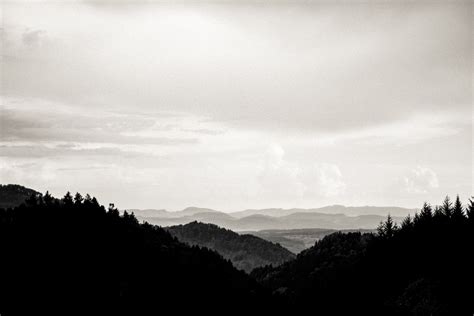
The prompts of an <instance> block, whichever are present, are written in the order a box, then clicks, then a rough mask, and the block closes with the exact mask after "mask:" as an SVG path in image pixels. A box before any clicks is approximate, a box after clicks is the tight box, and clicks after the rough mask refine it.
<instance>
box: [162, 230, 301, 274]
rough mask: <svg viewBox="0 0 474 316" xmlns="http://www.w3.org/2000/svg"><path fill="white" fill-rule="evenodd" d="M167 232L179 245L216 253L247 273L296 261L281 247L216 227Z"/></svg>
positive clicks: (291, 254)
mask: <svg viewBox="0 0 474 316" xmlns="http://www.w3.org/2000/svg"><path fill="white" fill-rule="evenodd" d="M165 229H166V230H167V231H168V232H169V233H170V234H171V235H173V236H175V237H176V238H178V240H179V241H182V242H184V243H187V244H190V245H197V246H200V247H206V248H209V249H212V250H215V251H216V252H218V253H219V254H221V255H222V256H223V257H224V258H226V259H229V260H230V261H231V262H232V263H233V264H234V266H235V267H236V268H238V269H241V270H244V271H246V272H250V271H252V270H253V269H255V268H257V267H261V266H266V265H273V266H278V265H280V264H282V263H284V262H286V261H289V260H291V259H293V258H294V257H295V255H294V254H293V253H291V252H290V251H288V250H287V249H285V248H283V247H282V246H280V245H278V244H275V243H272V242H270V241H267V240H265V239H262V238H259V237H257V236H254V235H248V234H242V235H239V234H237V233H235V232H233V231H231V230H228V229H224V228H220V227H218V226H216V225H214V224H204V223H199V222H192V223H189V224H186V225H178V226H171V227H166V228H165Z"/></svg>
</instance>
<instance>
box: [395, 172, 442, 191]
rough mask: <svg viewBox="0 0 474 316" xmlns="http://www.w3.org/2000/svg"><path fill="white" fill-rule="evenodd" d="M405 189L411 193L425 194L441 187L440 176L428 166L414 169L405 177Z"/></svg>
mask: <svg viewBox="0 0 474 316" xmlns="http://www.w3.org/2000/svg"><path fill="white" fill-rule="evenodd" d="M403 180H404V183H405V190H406V191H407V192H409V193H414V194H423V193H427V192H429V191H431V190H432V189H436V188H438V187H439V182H438V176H437V175H436V173H435V172H434V171H433V170H432V169H430V168H426V167H417V168H415V169H412V170H411V171H410V172H409V174H408V175H407V176H405V178H404V179H403Z"/></svg>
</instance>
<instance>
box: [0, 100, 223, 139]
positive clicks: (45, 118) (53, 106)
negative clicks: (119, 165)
mask: <svg viewBox="0 0 474 316" xmlns="http://www.w3.org/2000/svg"><path fill="white" fill-rule="evenodd" d="M0 111H1V114H2V117H1V126H0V141H2V142H9V143H22V142H48V143H51V142H55V143H58V142H59V143H89V144H90V143H97V144H104V145H107V144H115V145H117V146H119V145H161V146H174V145H193V144H196V143H198V142H199V138H201V137H212V136H213V135H217V134H219V133H218V132H217V131H216V133H212V131H215V128H214V126H213V125H212V123H206V122H204V121H203V120H202V119H200V118H194V117H191V116H186V115H181V114H176V115H174V116H172V115H170V114H169V113H164V114H161V113H154V114H136V113H135V114H133V113H120V112H111V111H103V110H100V109H86V110H82V109H80V108H76V107H73V106H68V105H64V104H62V103H57V102H50V101H44V100H40V99H15V98H8V97H5V98H3V104H2V106H1V107H0ZM202 130H204V131H205V132H203V131H202Z"/></svg>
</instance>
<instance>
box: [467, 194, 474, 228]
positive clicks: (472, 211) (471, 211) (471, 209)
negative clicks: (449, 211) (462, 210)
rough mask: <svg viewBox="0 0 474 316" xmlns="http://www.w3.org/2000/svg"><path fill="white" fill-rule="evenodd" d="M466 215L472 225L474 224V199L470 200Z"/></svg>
mask: <svg viewBox="0 0 474 316" xmlns="http://www.w3.org/2000/svg"><path fill="white" fill-rule="evenodd" d="M466 215H467V218H468V219H469V221H470V222H471V223H474V197H472V198H471V199H469V204H468V205H467V207H466Z"/></svg>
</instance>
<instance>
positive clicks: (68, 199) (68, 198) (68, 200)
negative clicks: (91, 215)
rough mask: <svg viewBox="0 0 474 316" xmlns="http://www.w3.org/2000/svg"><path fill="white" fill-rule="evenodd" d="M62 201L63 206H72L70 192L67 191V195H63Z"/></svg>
mask: <svg viewBox="0 0 474 316" xmlns="http://www.w3.org/2000/svg"><path fill="white" fill-rule="evenodd" d="M62 201H63V203H64V204H65V205H67V206H70V205H72V204H73V200H72V195H71V192H69V191H67V193H66V194H65V195H64V197H63V198H62Z"/></svg>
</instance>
